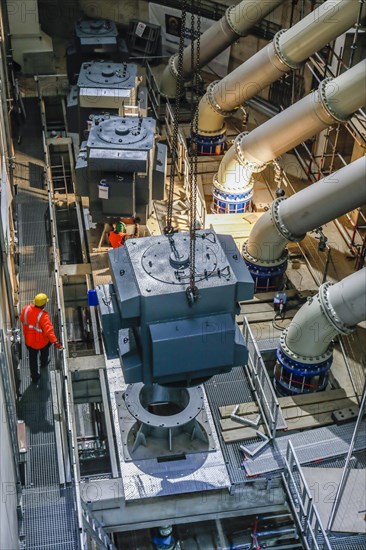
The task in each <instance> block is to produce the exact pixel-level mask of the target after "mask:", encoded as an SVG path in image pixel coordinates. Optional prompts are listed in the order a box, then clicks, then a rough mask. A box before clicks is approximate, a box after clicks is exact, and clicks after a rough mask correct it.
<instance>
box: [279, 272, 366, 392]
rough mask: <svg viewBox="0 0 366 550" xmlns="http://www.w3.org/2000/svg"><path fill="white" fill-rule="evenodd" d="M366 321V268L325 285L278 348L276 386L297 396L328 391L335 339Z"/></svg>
mask: <svg viewBox="0 0 366 550" xmlns="http://www.w3.org/2000/svg"><path fill="white" fill-rule="evenodd" d="M364 320H366V268H364V269H361V270H360V271H356V272H355V273H352V275H349V276H348V277H346V278H345V279H343V280H342V281H340V282H339V283H336V284H334V285H332V284H331V283H325V284H323V285H321V287H320V288H319V293H318V294H317V295H316V296H314V297H313V298H310V299H308V301H307V302H306V304H304V305H303V306H302V308H301V309H300V310H299V311H298V312H297V313H296V315H295V317H294V318H293V320H292V321H291V323H290V325H289V326H288V328H287V329H285V330H284V331H283V332H282V334H281V338H280V343H279V346H278V348H277V364H276V368H275V386H276V388H277V389H278V391H279V392H280V393H281V394H285V395H293V394H299V393H309V392H313V391H321V390H324V389H325V388H326V386H327V382H328V372H329V369H330V367H331V365H332V360H333V345H332V343H333V339H334V338H335V337H336V336H337V334H349V333H350V332H352V331H353V330H355V327H356V325H357V324H358V323H360V322H361V321H364Z"/></svg>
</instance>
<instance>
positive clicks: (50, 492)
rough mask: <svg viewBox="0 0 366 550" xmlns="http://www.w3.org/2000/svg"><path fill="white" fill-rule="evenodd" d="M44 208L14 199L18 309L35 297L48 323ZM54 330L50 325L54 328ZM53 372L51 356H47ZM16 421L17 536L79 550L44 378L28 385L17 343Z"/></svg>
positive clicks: (29, 545) (36, 198) (24, 195)
mask: <svg viewBox="0 0 366 550" xmlns="http://www.w3.org/2000/svg"><path fill="white" fill-rule="evenodd" d="M47 213H48V202H47V199H46V198H43V197H42V196H40V195H34V194H33V193H32V192H31V191H26V190H20V191H19V193H18V195H17V214H18V234H19V262H20V263H19V288H20V295H19V300H20V308H22V307H23V306H24V305H26V304H27V303H29V302H30V301H31V300H32V299H33V298H34V295H35V294H37V293H38V292H45V293H46V294H47V295H48V296H49V298H50V302H49V304H48V307H47V310H48V312H49V313H50V315H51V318H53V314H54V308H53V300H52V297H53V277H52V274H53V270H52V266H51V263H50V255H49V252H50V248H49V243H48V240H47V234H48V229H47ZM54 324H55V323H54ZM50 359H51V363H50V367H49V368H50V369H54V351H53V350H51V354H50ZM20 390H21V393H22V397H21V399H20V403H19V412H18V415H19V418H21V419H23V420H24V421H25V423H26V426H27V447H28V451H27V463H26V473H25V486H24V488H23V508H24V517H23V525H22V531H23V532H22V536H23V540H24V548H26V549H46V548H49V549H55V550H56V549H60V550H61V549H62V550H64V549H67V550H69V549H70V550H71V549H78V548H79V547H80V546H79V533H78V526H77V517H76V514H75V510H74V500H73V497H74V495H73V490H72V488H62V487H60V485H59V475H58V465H57V457H56V441H55V434H54V420H53V411H52V397H51V389H50V381H49V373H48V372H42V373H41V380H40V383H39V385H38V386H35V385H34V384H32V383H31V381H30V372H29V365H28V354H27V350H26V348H25V345H24V342H23V343H22V363H21V386H20Z"/></svg>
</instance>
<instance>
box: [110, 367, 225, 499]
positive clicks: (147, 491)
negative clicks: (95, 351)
mask: <svg viewBox="0 0 366 550" xmlns="http://www.w3.org/2000/svg"><path fill="white" fill-rule="evenodd" d="M106 374H107V379H108V385H109V392H110V400H111V410H112V416H113V421H114V425H115V433H116V445H117V450H118V458H119V465H120V469H121V475H122V479H123V494H124V499H125V500H126V501H127V502H132V501H134V500H141V499H147V498H152V497H161V496H171V495H180V494H184V493H197V492H199V493H203V492H204V491H211V490H217V489H226V488H229V487H230V485H231V482H230V478H229V475H228V472H227V468H226V459H225V457H224V456H223V454H222V452H221V449H220V446H219V442H218V436H217V434H216V430H215V428H214V426H213V419H212V416H211V412H210V409H209V407H208V406H207V398H206V397H205V411H206V414H207V420H208V424H209V426H210V428H211V430H210V431H211V434H210V435H212V439H213V441H214V445H215V449H214V450H212V451H210V452H198V453H192V454H188V453H187V455H186V457H185V458H184V460H177V461H168V462H158V461H157V460H156V459H140V460H136V461H126V460H125V456H124V445H123V440H122V431H121V426H120V408H119V406H118V404H119V402H120V396H121V392H124V391H125V389H126V387H127V385H126V384H125V381H124V378H123V371H122V369H121V365H120V362H119V360H118V359H106Z"/></svg>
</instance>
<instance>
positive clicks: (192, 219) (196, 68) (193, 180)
mask: <svg viewBox="0 0 366 550" xmlns="http://www.w3.org/2000/svg"><path fill="white" fill-rule="evenodd" d="M200 4H201V2H200V0H196V1H195V0H191V34H192V48H191V68H192V75H193V79H192V116H191V132H190V133H191V142H190V155H189V194H190V201H189V205H190V208H189V233H190V241H189V288H188V289H187V295H188V300H189V303H190V304H193V303H194V302H195V301H196V300H197V299H198V289H197V287H196V230H197V229H198V227H197V225H198V224H199V225H200V222H199V220H198V219H197V172H198V156H197V133H198V98H199V93H200V54H201V52H200V48H201V16H200V7H201V6H200ZM195 8H196V9H195ZM195 12H196V13H197V23H196V24H195V16H194V13H195ZM195 35H196V36H197V38H196V39H195V40H194V38H195Z"/></svg>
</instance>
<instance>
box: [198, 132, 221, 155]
mask: <svg viewBox="0 0 366 550" xmlns="http://www.w3.org/2000/svg"><path fill="white" fill-rule="evenodd" d="M225 135H226V134H219V135H218V136H201V135H200V134H196V136H195V142H196V143H197V152H198V154H199V155H221V154H222V153H223V152H224V144H225Z"/></svg>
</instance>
